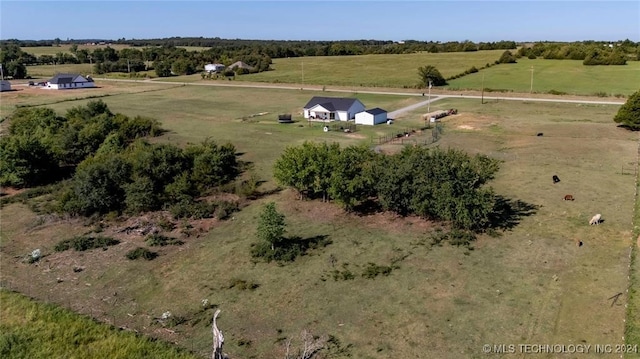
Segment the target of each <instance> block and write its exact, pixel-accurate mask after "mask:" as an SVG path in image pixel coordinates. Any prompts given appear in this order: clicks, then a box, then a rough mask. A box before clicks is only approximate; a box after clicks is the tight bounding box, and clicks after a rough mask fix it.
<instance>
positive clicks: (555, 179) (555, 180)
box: [553, 175, 560, 183]
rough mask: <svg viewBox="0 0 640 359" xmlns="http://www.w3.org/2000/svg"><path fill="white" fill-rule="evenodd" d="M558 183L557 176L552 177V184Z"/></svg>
mask: <svg viewBox="0 0 640 359" xmlns="http://www.w3.org/2000/svg"><path fill="white" fill-rule="evenodd" d="M558 182H560V178H558V176H556V175H553V183H558Z"/></svg>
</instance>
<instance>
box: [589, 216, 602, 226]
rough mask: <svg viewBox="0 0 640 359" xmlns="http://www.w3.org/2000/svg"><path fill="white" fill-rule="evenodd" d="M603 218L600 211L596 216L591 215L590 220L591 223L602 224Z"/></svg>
mask: <svg viewBox="0 0 640 359" xmlns="http://www.w3.org/2000/svg"><path fill="white" fill-rule="evenodd" d="M601 219H602V215H601V214H600V213H598V214H596V215H595V216H593V217H591V220H590V221H589V225H592V224H600V220H601Z"/></svg>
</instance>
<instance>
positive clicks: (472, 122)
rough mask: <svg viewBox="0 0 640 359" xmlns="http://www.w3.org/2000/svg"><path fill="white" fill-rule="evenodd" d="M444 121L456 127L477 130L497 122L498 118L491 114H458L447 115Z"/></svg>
mask: <svg viewBox="0 0 640 359" xmlns="http://www.w3.org/2000/svg"><path fill="white" fill-rule="evenodd" d="M443 121H444V122H446V123H447V124H450V125H451V126H453V127H454V128H457V129H460V130H467V131H476V130H480V129H483V128H486V127H489V126H492V125H495V124H497V122H498V121H497V119H496V118H493V117H490V116H480V115H472V114H466V113H462V114H458V115H452V116H447V117H445V118H444V119H443Z"/></svg>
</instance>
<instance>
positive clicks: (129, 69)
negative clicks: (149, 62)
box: [127, 59, 131, 77]
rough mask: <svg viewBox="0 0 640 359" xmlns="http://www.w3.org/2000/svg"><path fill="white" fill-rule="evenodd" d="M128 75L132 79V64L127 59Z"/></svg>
mask: <svg viewBox="0 0 640 359" xmlns="http://www.w3.org/2000/svg"><path fill="white" fill-rule="evenodd" d="M127 73H128V74H129V77H131V64H130V63H129V59H127Z"/></svg>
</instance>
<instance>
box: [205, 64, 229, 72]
mask: <svg viewBox="0 0 640 359" xmlns="http://www.w3.org/2000/svg"><path fill="white" fill-rule="evenodd" d="M204 71H206V72H222V71H224V65H223V64H206V65H204Z"/></svg>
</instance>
